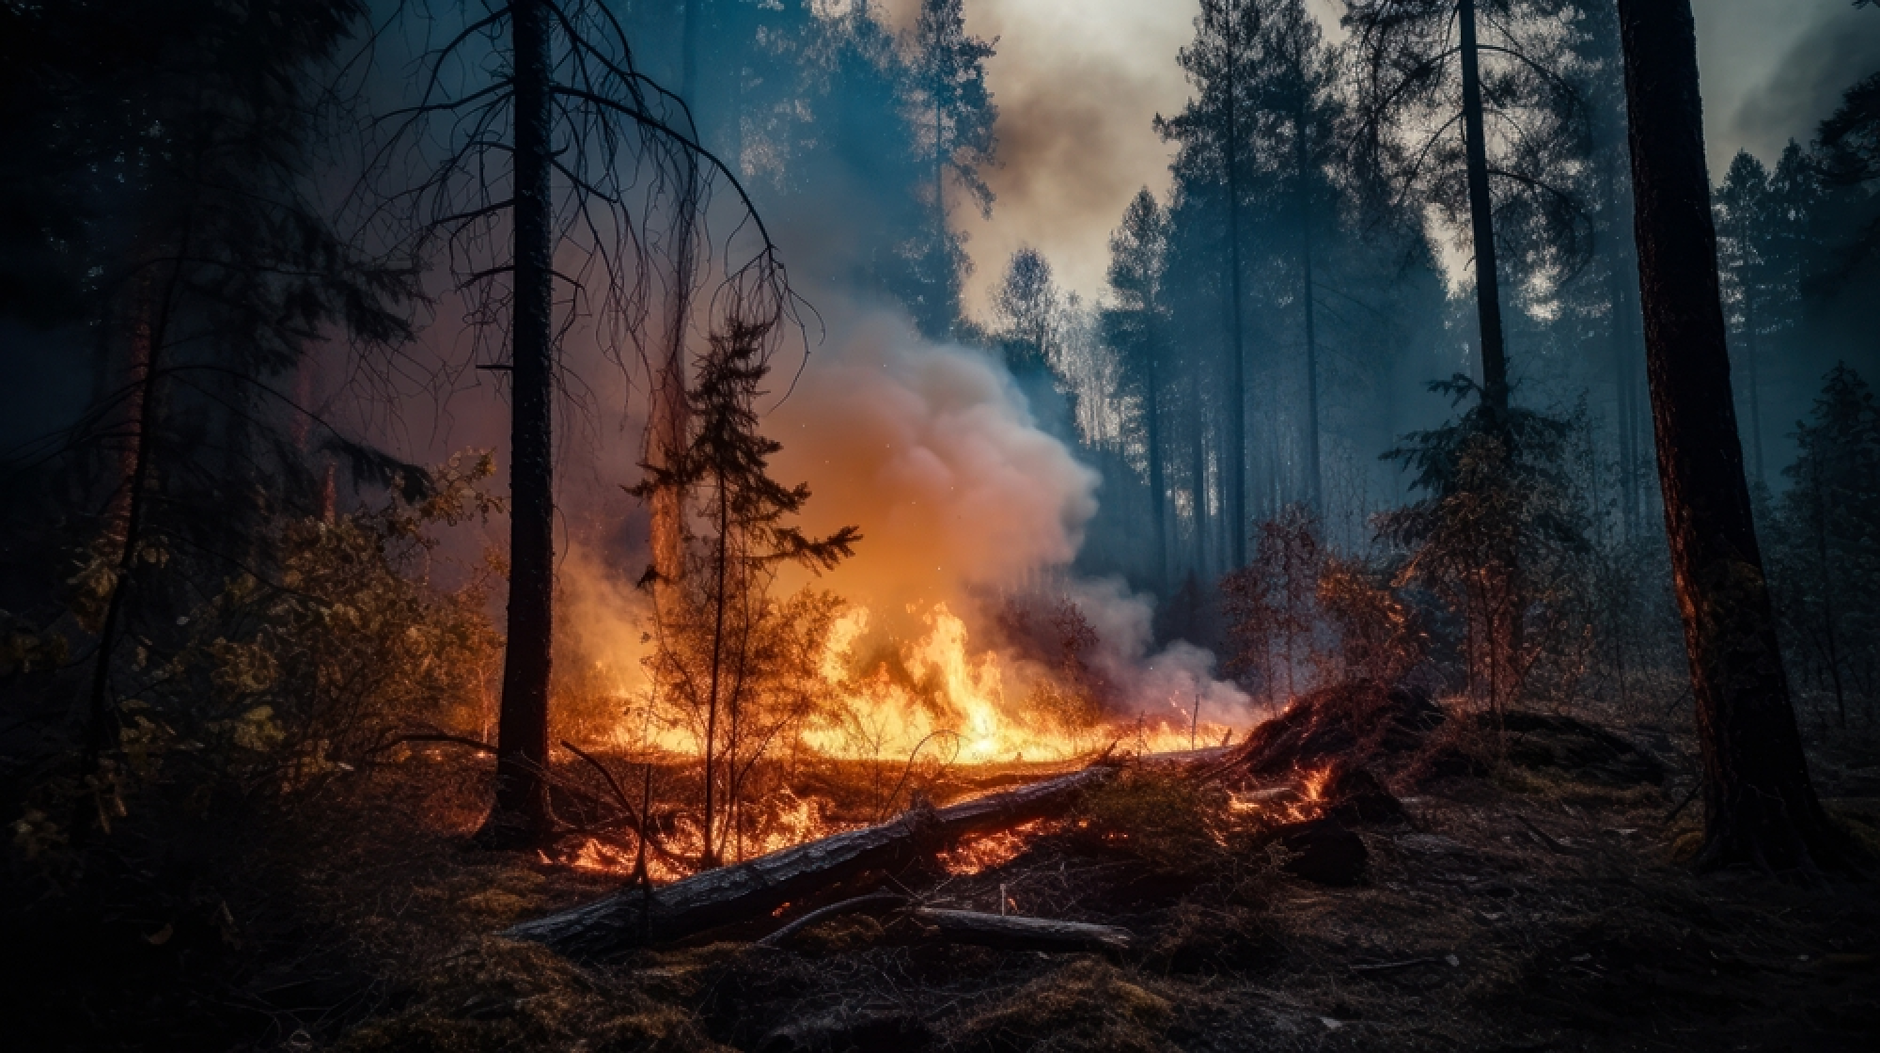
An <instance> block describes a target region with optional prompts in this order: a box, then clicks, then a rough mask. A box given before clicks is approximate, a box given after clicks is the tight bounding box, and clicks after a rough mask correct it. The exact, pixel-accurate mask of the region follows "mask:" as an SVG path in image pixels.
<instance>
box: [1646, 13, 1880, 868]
mask: <svg viewBox="0 0 1880 1053" xmlns="http://www.w3.org/2000/svg"><path fill="white" fill-rule="evenodd" d="M1619 19H1620V27H1621V33H1622V36H1623V40H1624V48H1625V81H1626V99H1627V102H1628V104H1629V106H1628V108H1629V111H1630V117H1631V127H1630V142H1631V153H1632V187H1633V195H1634V203H1635V208H1636V222H1635V234H1636V237H1637V240H1638V255H1639V300H1640V305H1641V306H1642V308H1643V310H1644V316H1645V349H1646V367H1647V373H1648V375H1649V378H1650V386H1651V401H1652V422H1653V424H1654V426H1655V428H1656V432H1657V438H1658V478H1659V483H1660V485H1661V487H1662V488H1663V492H1664V505H1665V529H1666V533H1667V534H1668V535H1669V540H1670V547H1671V564H1672V573H1673V578H1674V581H1675V585H1676V589H1677V595H1678V607H1679V610H1680V613H1681V614H1682V616H1683V622H1684V639H1685V646H1686V649H1687V651H1688V653H1689V655H1690V663H1691V692H1692V695H1693V696H1694V698H1695V700H1696V705H1697V730H1698V740H1699V745H1700V748H1701V750H1702V754H1703V772H1704V775H1703V778H1704V783H1703V788H1704V827H1705V841H1704V846H1703V849H1702V851H1701V852H1700V854H1699V856H1698V859H1697V864H1698V866H1699V867H1700V868H1706V869H1708V868H1715V867H1721V866H1729V865H1733V864H1749V865H1752V866H1755V867H1758V868H1761V869H1764V870H1769V871H1792V870H1801V871H1804V872H1810V871H1814V870H1816V869H1817V868H1821V867H1830V866H1838V865H1844V864H1847V863H1850V862H1851V861H1853V860H1854V859H1856V858H1857V857H1856V855H1855V852H1856V851H1857V849H1855V848H1854V846H1853V843H1852V842H1851V840H1849V839H1848V838H1847V836H1846V834H1845V833H1844V832H1843V831H1841V830H1839V829H1838V828H1837V827H1835V826H1834V825H1833V824H1832V823H1831V822H1830V821H1829V819H1828V817H1827V815H1826V813H1825V812H1824V811H1823V810H1822V807H1821V803H1820V802H1819V801H1818V800H1817V799H1816V797H1815V790H1814V786H1813V785H1812V783H1811V782H1810V781H1809V775H1808V762H1807V759H1806V757H1805V756H1804V755H1803V753H1802V743H1801V737H1800V735H1799V734H1798V733H1797V730H1796V724H1795V710H1794V707H1793V705H1792V704H1791V702H1790V699H1789V685H1788V680H1787V678H1786V676H1785V675H1784V672H1783V668H1782V654H1781V651H1780V649H1779V648H1778V647H1777V641H1776V628H1775V616H1774V612H1773V609H1772V607H1771V604H1770V599H1769V588H1768V584H1767V582H1766V580H1765V579H1764V577H1763V570H1762V556H1761V553H1760V552H1759V551H1758V549H1757V545H1756V531H1755V525H1754V522H1753V521H1752V519H1751V517H1750V502H1749V487H1748V484H1747V482H1746V481H1745V479H1744V475H1743V450H1742V445H1741V443H1740V442H1739V441H1738V438H1737V427H1736V411H1735V408H1734V404H1733V403H1732V401H1731V396H1730V360H1729V351H1728V342H1727V338H1726V331H1725V326H1724V320H1723V305H1722V300H1721V297H1720V296H1719V292H1718V286H1717V240H1716V230H1715V228H1714V226H1713V222H1712V218H1711V211H1710V184H1709V177H1708V176H1707V175H1706V173H1705V171H1704V145H1703V116H1702V102H1701V100H1700V98H1699V95H1698V88H1697V39H1696V32H1695V29H1694V27H1693V23H1692V19H1691V8H1690V4H1689V2H1688V0H1619Z"/></svg>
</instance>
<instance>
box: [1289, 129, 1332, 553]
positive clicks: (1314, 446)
mask: <svg viewBox="0 0 1880 1053" xmlns="http://www.w3.org/2000/svg"><path fill="white" fill-rule="evenodd" d="M1293 152H1294V154H1295V160H1294V165H1295V167H1297V169H1298V178H1299V187H1298V196H1299V268H1300V286H1301V288H1300V295H1301V297H1302V298H1303V303H1304V307H1305V312H1306V503H1307V504H1308V505H1309V506H1310V507H1311V509H1312V514H1313V515H1315V516H1320V517H1323V516H1324V515H1325V498H1324V486H1325V483H1324V476H1323V472H1322V470H1321V469H1320V467H1319V338H1318V325H1317V318H1316V317H1315V313H1316V312H1315V310H1314V308H1315V306H1316V305H1315V304H1314V303H1313V302H1312V301H1313V297H1314V295H1315V290H1314V287H1313V281H1312V195H1311V185H1312V184H1311V182H1310V180H1311V151H1310V150H1308V149H1307V148H1306V119H1305V113H1304V102H1303V97H1302V101H1301V103H1300V108H1299V109H1298V110H1297V111H1295V112H1294V114H1293Z"/></svg>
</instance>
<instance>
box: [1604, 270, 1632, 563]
mask: <svg viewBox="0 0 1880 1053" xmlns="http://www.w3.org/2000/svg"><path fill="white" fill-rule="evenodd" d="M1615 255H1617V256H1618V257H1619V258H1618V259H1615V260H1614V261H1613V263H1612V264H1611V266H1609V267H1608V269H1607V291H1608V297H1609V299H1610V301H1611V315H1610V317H1609V321H1608V325H1607V331H1606V339H1607V343H1608V347H1609V349H1610V351H1611V353H1612V393H1613V416H1614V421H1615V423H1616V424H1617V425H1618V428H1619V470H1618V472H1617V473H1615V474H1616V479H1615V480H1614V483H1615V485H1616V486H1617V487H1618V489H1619V514H1620V519H1621V525H1622V526H1623V527H1624V530H1625V537H1627V538H1628V539H1630V538H1634V537H1637V536H1638V533H1639V520H1640V518H1641V517H1640V513H1639V501H1638V475H1637V473H1638V423H1637V422H1638V389H1637V385H1636V384H1635V383H1634V376H1633V374H1634V373H1635V372H1636V363H1635V360H1634V359H1633V351H1634V350H1635V348H1634V346H1633V341H1632V339H1631V337H1632V324H1631V320H1632V317H1633V315H1634V311H1633V308H1632V292H1631V289H1630V288H1629V287H1628V281H1627V278H1626V276H1625V274H1624V273H1623V272H1622V271H1621V265H1622V263H1623V262H1624V261H1626V260H1627V259H1628V257H1625V256H1623V255H1620V254H1616V253H1615Z"/></svg>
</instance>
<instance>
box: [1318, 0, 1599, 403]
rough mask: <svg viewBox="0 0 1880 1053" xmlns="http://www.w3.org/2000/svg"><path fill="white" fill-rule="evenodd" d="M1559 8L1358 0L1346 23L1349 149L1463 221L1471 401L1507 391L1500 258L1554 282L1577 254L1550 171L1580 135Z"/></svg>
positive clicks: (1572, 217)
mask: <svg viewBox="0 0 1880 1053" xmlns="http://www.w3.org/2000/svg"><path fill="white" fill-rule="evenodd" d="M1567 7H1568V4H1567V2H1566V0H1361V2H1358V3H1354V4H1352V5H1351V7H1350V9H1349V11H1348V12H1347V14H1346V15H1345V19H1344V21H1345V25H1346V27H1347V28H1348V29H1349V30H1350V32H1351V34H1352V43H1351V46H1352V47H1353V48H1354V49H1355V51H1356V55H1357V63H1358V74H1359V75H1358V81H1359V83H1358V99H1357V103H1356V106H1357V113H1356V116H1357V120H1358V124H1359V126H1360V131H1359V134H1358V136H1357V140H1356V141H1357V143H1358V144H1359V147H1360V149H1362V150H1365V151H1367V152H1369V153H1371V154H1373V155H1375V156H1376V158H1377V160H1376V162H1375V163H1377V164H1378V165H1379V166H1380V167H1381V168H1384V169H1386V170H1389V171H1390V172H1391V173H1392V174H1393V177H1394V179H1395V181H1396V182H1397V183H1398V184H1399V186H1400V187H1402V188H1403V189H1404V190H1405V191H1414V192H1417V193H1420V194H1422V195H1425V196H1426V198H1427V199H1428V200H1429V201H1430V202H1431V203H1433V204H1435V205H1436V206H1437V207H1438V208H1440V209H1441V210H1442V211H1443V212H1444V213H1445V214H1446V215H1448V216H1449V217H1450V218H1451V219H1452V221H1453V222H1455V223H1456V224H1457V226H1458V227H1462V226H1466V227H1467V229H1468V231H1469V237H1468V244H1469V249H1470V252H1471V253H1472V255H1473V257H1474V260H1473V273H1474V277H1475V300H1476V317H1477V331H1478V335H1479V344H1478V351H1479V353H1480V358H1481V383H1480V389H1481V397H1482V398H1483V399H1484V400H1486V402H1487V404H1488V405H1489V406H1490V407H1492V408H1494V409H1495V410H1496V411H1497V412H1502V411H1505V410H1506V409H1507V408H1508V404H1509V402H1508V399H1509V389H1510V378H1509V368H1508V350H1507V347H1506V337H1505V333H1504V320H1503V309H1502V292H1501V288H1502V283H1503V275H1502V270H1503V269H1504V265H1503V264H1501V263H1500V262H1499V260H1500V257H1502V256H1503V255H1506V254H1508V253H1510V252H1512V253H1514V254H1515V255H1516V257H1518V258H1517V259H1516V260H1515V261H1513V262H1518V263H1519V264H1520V265H1521V268H1522V270H1524V271H1526V272H1528V273H1527V274H1521V275H1520V276H1519V277H1521V278H1524V279H1525V278H1527V277H1529V275H1530V274H1533V275H1540V276H1542V277H1548V278H1553V279H1558V278H1559V277H1560V276H1562V275H1566V274H1571V273H1573V272H1574V271H1576V270H1577V269H1578V267H1579V266H1580V265H1581V264H1582V263H1583V261H1584V256H1585V251H1586V245H1587V237H1586V235H1587V227H1588V217H1587V210H1586V209H1585V207H1584V205H1583V203H1582V202H1580V201H1579V200H1578V199H1577V197H1576V195H1574V194H1573V193H1572V192H1571V190H1570V188H1568V187H1566V186H1563V185H1561V183H1560V181H1559V174H1560V173H1562V172H1568V171H1571V170H1572V168H1571V167H1570V163H1571V162H1572V161H1575V160H1577V159H1579V158H1582V157H1583V156H1584V155H1585V153H1586V132H1587V123H1586V116H1587V111H1586V107H1585V100H1584V98H1583V97H1582V96H1581V94H1580V92H1579V91H1578V90H1577V89H1576V88H1575V86H1574V85H1573V83H1572V82H1571V81H1570V80H1568V79H1567V78H1565V77H1563V76H1561V70H1560V68H1559V67H1560V66H1562V65H1563V61H1562V58H1561V56H1560V55H1559V54H1558V53H1557V50H1558V44H1559V42H1560V38H1561V34H1560V33H1559V32H1557V30H1556V26H1557V25H1558V22H1559V20H1560V16H1561V14H1562V12H1563V11H1564V10H1566V9H1567ZM1452 27H1453V32H1454V37H1453V39H1452V35H1451V34H1452ZM1485 36H1486V39H1484V37H1485ZM1491 127H1492V128H1493V136H1492V138H1493V140H1494V145H1495V148H1494V149H1493V150H1492V151H1491V150H1490V142H1489V140H1490V138H1491V136H1490V129H1491ZM1458 128H1459V129H1460V131H1459V134H1458V132H1457V129H1458ZM1517 235H1519V236H1517Z"/></svg>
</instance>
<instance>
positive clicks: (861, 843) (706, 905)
mask: <svg viewBox="0 0 1880 1053" xmlns="http://www.w3.org/2000/svg"><path fill="white" fill-rule="evenodd" d="M1114 772H1115V769H1114V768H1110V767H1090V768H1085V769H1083V770H1082V771H1078V772H1073V773H1071V774H1069V775H1062V776H1059V777H1057V778H1055V779H1049V780H1046V781H1044V782H1039V783H1033V784H1031V785H1029V786H1021V787H1019V788H1018V789H1015V790H1008V791H1006V792H1004V793H997V794H992V795H990V796H987V797H981V798H978V799H976V800H972V801H965V802H962V803H960V804H955V805H949V806H947V807H945V808H940V809H932V810H919V811H910V812H908V813H906V814H904V815H902V816H900V817H899V818H897V819H894V820H892V821H890V822H887V823H882V824H880V825H878V826H870V827H864V828H862V829H860V830H851V831H848V832H847V833H841V834H835V835H833V836H830V837H824V838H820V839H818V840H815V841H810V842H808V843H806V844H801V845H797V846H795V847H792V848H786V849H783V850H781V851H777V852H772V853H770V854H769V855H765V856H759V857H758V858H756V859H752V860H749V861H747V862H744V863H739V864H737V865H735V866H728V867H722V868H719V869H716V870H708V871H705V872H703V873H699V874H694V875H693V876H691V877H689V878H685V879H684V880H681V881H676V882H674V883H672V884H670V885H666V886H664V887H662V888H657V889H650V890H642V889H622V890H620V891H618V892H615V893H613V894H611V895H609V896H607V897H606V898H604V899H600V900H596V901H595V902H592V903H588V904H584V905H582V906H579V907H575V908H573V909H571V910H566V911H562V912H561V913H558V914H551V915H549V916H548V917H545V918H538V919H536V920H534V921H527V922H523V923H522V924H520V925H516V926H514V927H512V928H510V929H509V930H508V931H506V932H505V933H503V935H505V936H508V937H510V938H512V939H521V940H533V941H535V942H537V943H541V944H544V945H546V946H548V947H549V948H550V949H552V950H554V951H556V952H558V953H560V954H563V955H566V956H568V957H570V958H577V959H597V958H605V957H608V956H610V955H613V954H617V953H619V952H621V951H624V950H627V949H629V948H632V947H639V946H646V945H649V944H657V943H667V942H671V941H673V940H678V939H683V938H685V937H687V936H691V935H695V934H697V933H701V932H704V931H706V930H708V929H715V928H718V927H720V926H723V925H730V924H734V923H737V922H742V921H748V920H750V919H753V918H757V917H762V916H763V915H766V914H769V913H771V912H772V911H775V910H777V909H778V908H779V907H782V906H784V905H785V904H788V903H792V902H800V901H802V900H804V899H806V898H810V897H813V896H815V895H816V894H817V893H820V892H823V891H825V890H827V889H830V888H832V887H834V886H836V885H838V884H841V883H842V882H845V881H850V880H852V879H856V878H862V877H865V876H866V875H868V874H870V873H878V872H888V871H893V870H896V869H898V868H901V867H905V866H907V865H908V864H910V863H913V862H915V861H917V860H920V859H923V858H927V857H930V856H932V855H934V854H935V853H937V852H940V851H942V850H944V849H945V848H947V847H948V846H949V845H951V844H953V843H955V842H957V841H959V840H960V839H962V838H965V837H968V836H972V835H974V834H984V833H992V832H996V831H999V830H1006V829H1010V828H1011V827H1014V826H1018V825H1020V824H1022V823H1027V822H1030V821H1032V820H1034V819H1041V818H1046V817H1049V816H1053V815H1059V814H1062V813H1063V812H1064V811H1065V810H1067V809H1068V808H1070V807H1071V805H1072V804H1073V803H1075V802H1076V800H1077V799H1078V797H1080V796H1081V795H1082V794H1083V793H1084V791H1086V790H1088V789H1090V788H1092V787H1095V786H1097V785H1099V784H1101V783H1103V782H1104V781H1106V780H1108V779H1109V778H1110V776H1111V775H1112V774H1114Z"/></svg>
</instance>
